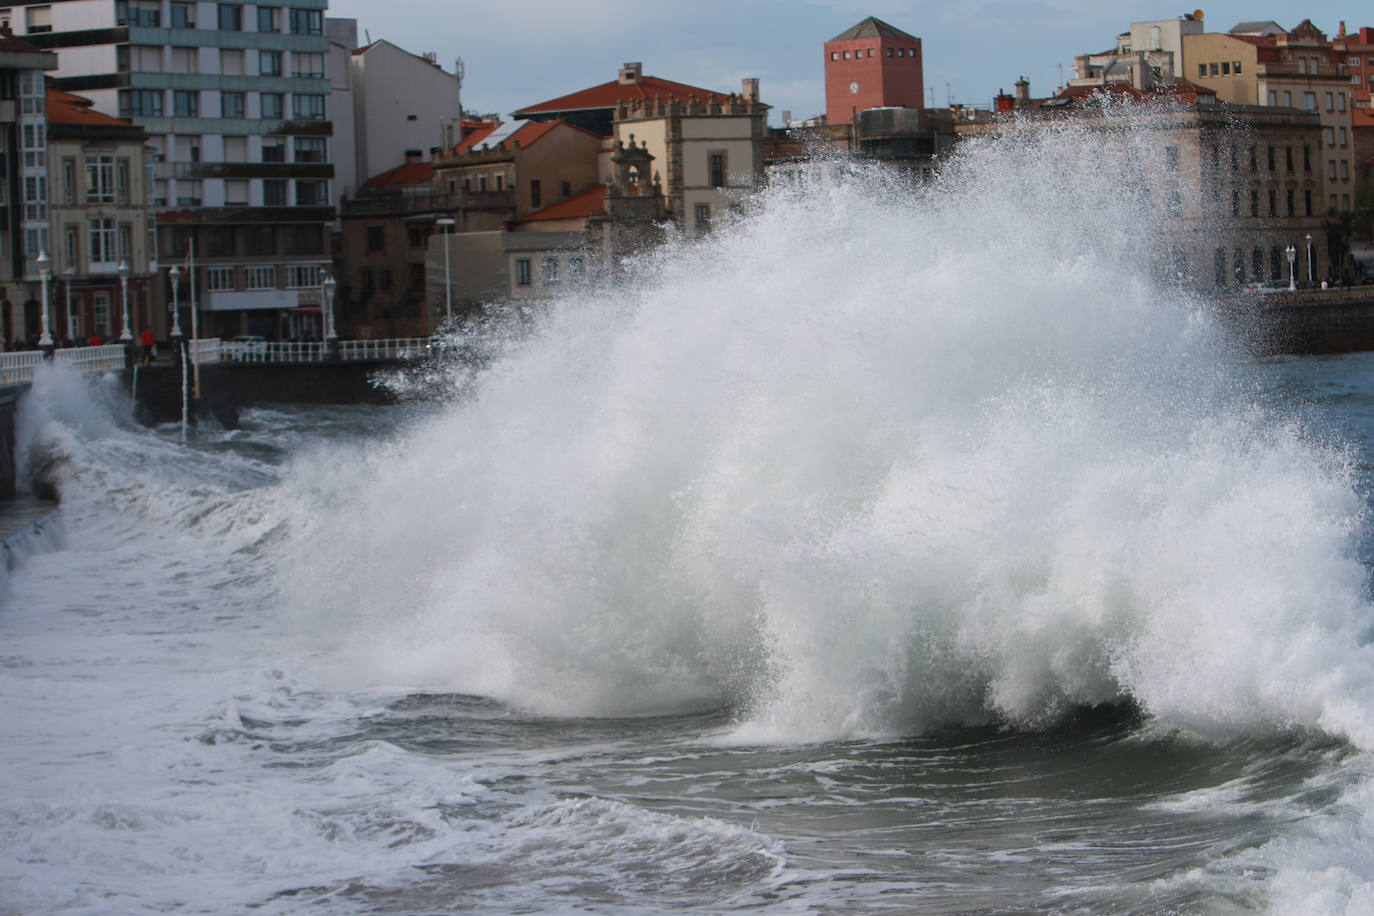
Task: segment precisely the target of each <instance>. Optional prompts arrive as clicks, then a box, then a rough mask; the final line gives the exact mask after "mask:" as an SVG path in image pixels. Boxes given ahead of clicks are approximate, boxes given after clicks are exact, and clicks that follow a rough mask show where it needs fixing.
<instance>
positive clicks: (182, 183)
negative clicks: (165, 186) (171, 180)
mask: <svg viewBox="0 0 1374 916" xmlns="http://www.w3.org/2000/svg"><path fill="white" fill-rule="evenodd" d="M203 202H204V197H203V196H202V195H201V185H200V179H198V178H178V179H177V206H178V207H199V206H200V205H201V204H202V203H203Z"/></svg>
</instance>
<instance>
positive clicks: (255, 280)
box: [243, 267, 277, 289]
mask: <svg viewBox="0 0 1374 916" xmlns="http://www.w3.org/2000/svg"><path fill="white" fill-rule="evenodd" d="M276 287H277V268H275V267H245V268H244V270H243V288H244V289H276Z"/></svg>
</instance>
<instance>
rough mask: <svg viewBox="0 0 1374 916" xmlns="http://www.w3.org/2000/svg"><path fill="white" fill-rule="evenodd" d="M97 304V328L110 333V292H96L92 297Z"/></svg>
mask: <svg viewBox="0 0 1374 916" xmlns="http://www.w3.org/2000/svg"><path fill="white" fill-rule="evenodd" d="M92 302H93V303H94V305H95V330H97V331H104V332H106V333H109V329H110V295H109V293H96V294H95V296H94V297H92Z"/></svg>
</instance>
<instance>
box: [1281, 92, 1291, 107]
mask: <svg viewBox="0 0 1374 916" xmlns="http://www.w3.org/2000/svg"><path fill="white" fill-rule="evenodd" d="M1283 107H1284V108H1292V107H1293V93H1292V92H1290V91H1288V90H1287V89H1285V90H1284V91H1283Z"/></svg>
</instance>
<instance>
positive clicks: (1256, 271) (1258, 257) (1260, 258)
mask: <svg viewBox="0 0 1374 916" xmlns="http://www.w3.org/2000/svg"><path fill="white" fill-rule="evenodd" d="M1250 276H1252V277H1254V278H1255V280H1257V281H1258V280H1262V279H1264V251H1263V250H1262V249H1259V248H1252V249H1251V250H1250Z"/></svg>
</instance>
